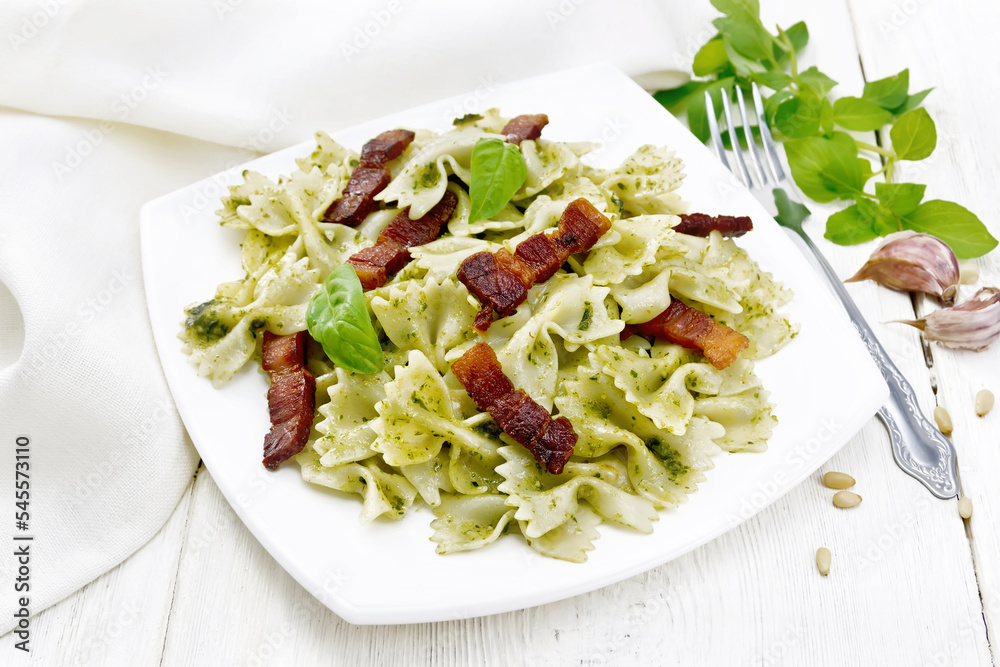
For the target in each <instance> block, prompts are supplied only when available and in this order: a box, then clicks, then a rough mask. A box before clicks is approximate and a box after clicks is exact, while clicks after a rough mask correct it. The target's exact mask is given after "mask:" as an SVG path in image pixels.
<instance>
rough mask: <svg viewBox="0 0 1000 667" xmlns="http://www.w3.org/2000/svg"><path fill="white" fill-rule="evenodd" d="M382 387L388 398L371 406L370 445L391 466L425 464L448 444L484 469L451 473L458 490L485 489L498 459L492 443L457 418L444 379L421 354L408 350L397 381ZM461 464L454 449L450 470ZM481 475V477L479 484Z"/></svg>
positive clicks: (468, 422)
mask: <svg viewBox="0 0 1000 667" xmlns="http://www.w3.org/2000/svg"><path fill="white" fill-rule="evenodd" d="M385 390H386V398H385V399H384V400H382V401H381V402H379V403H378V404H377V405H376V406H375V409H376V410H377V411H378V414H379V418H378V419H376V420H375V421H373V422H372V423H371V428H372V430H374V431H375V433H376V434H378V437H377V438H376V440H375V442H374V443H373V444H372V447H373V448H374V449H375V450H376V451H378V452H379V453H381V454H382V457H383V458H384V460H385V462H386V463H388V464H389V465H391V466H403V465H412V464H415V463H424V462H426V461H430V460H431V459H433V458H435V457H436V456H437V455H438V453H439V452H440V451H441V450H442V448H443V447H444V446H445V445H446V444H448V445H450V446H451V448H452V450H455V449H465V450H467V451H468V453H469V457H468V458H469V459H471V461H474V462H476V464H482V470H473V469H467V470H465V471H458V472H457V473H456V474H453V475H452V477H451V479H452V483H453V484H454V485H455V487H456V489H459V490H461V491H462V492H463V493H473V494H475V493H484V492H486V491H487V490H488V485H489V481H490V480H489V478H490V477H491V476H492V475H489V474H488V473H487V474H486V475H483V472H484V471H486V470H492V468H493V467H494V466H495V464H496V463H498V462H499V457H498V455H497V454H496V444H495V443H494V442H493V441H491V440H490V439H489V438H487V437H485V436H483V435H482V434H480V433H479V432H477V431H476V429H475V427H474V426H473V425H472V423H471V422H470V420H461V419H459V418H458V416H457V415H456V413H455V408H454V405H453V403H452V399H451V391H450V390H449V388H448V386H447V385H446V384H445V381H444V378H443V377H442V376H441V374H440V373H438V371H437V369H436V368H434V366H433V364H431V362H430V361H429V360H428V359H427V357H426V356H425V355H424V354H423V353H422V352H420V351H419V350H413V351H411V352H410V354H409V356H408V358H407V365H406V366H403V367H397V368H396V372H395V379H394V380H393V381H392V382H390V383H388V384H387V385H386V387H385ZM462 463H463V462H462V460H461V458H460V457H459V455H458V453H456V452H454V451H453V452H452V453H451V466H450V468H455V467H456V464H458V466H461V464H462ZM456 475H458V477H456ZM479 477H483V481H482V483H480V482H479V481H478V478H479ZM466 478H468V479H466ZM472 481H476V484H472ZM463 482H464V483H463ZM469 487H471V489H470V488H469Z"/></svg>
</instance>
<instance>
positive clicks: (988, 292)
mask: <svg viewBox="0 0 1000 667" xmlns="http://www.w3.org/2000/svg"><path fill="white" fill-rule="evenodd" d="M898 321H899V322H901V323H903V324H909V325H910V326H914V327H917V328H918V329H920V330H921V331H923V332H924V338H925V339H927V340H936V341H937V342H939V343H941V344H942V345H944V346H946V347H960V348H965V349H968V350H982V349H985V348H986V346H988V345H989V344H990V343H992V342H993V341H994V340H996V338H997V337H998V336H1000V289H997V288H996V287H984V288H982V289H981V290H979V291H978V292H976V294H975V295H974V296H973V297H972V298H971V299H969V300H968V301H966V302H965V303H963V304H961V305H958V306H952V307H951V308H942V309H941V310H936V311H934V312H933V313H931V314H930V315H928V316H927V317H924V318H921V319H919V320H898Z"/></svg>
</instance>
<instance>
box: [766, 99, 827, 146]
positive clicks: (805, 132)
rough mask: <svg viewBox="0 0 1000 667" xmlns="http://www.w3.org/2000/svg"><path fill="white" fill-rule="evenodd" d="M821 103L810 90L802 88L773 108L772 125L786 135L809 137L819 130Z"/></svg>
mask: <svg viewBox="0 0 1000 667" xmlns="http://www.w3.org/2000/svg"><path fill="white" fill-rule="evenodd" d="M822 109H823V103H822V101H821V100H820V99H819V97H818V96H817V95H816V93H814V92H812V90H809V89H804V90H802V92H800V93H799V94H798V95H796V96H795V97H791V98H789V99H787V100H785V101H784V102H782V103H781V104H779V105H778V108H777V109H775V110H774V127H775V128H777V129H778V131H780V132H781V133H782V134H783V135H785V136H786V137H792V138H797V137H811V136H812V135H814V134H816V133H817V132H819V124H820V112H821V111H822Z"/></svg>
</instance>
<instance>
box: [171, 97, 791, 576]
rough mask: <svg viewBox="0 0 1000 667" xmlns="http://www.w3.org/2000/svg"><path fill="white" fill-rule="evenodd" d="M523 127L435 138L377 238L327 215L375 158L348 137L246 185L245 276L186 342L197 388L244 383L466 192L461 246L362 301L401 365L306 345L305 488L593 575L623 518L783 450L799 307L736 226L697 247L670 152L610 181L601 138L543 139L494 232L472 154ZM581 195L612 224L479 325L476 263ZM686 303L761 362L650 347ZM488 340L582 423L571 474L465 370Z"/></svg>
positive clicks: (538, 394) (464, 128) (416, 154)
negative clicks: (506, 417)
mask: <svg viewBox="0 0 1000 667" xmlns="http://www.w3.org/2000/svg"><path fill="white" fill-rule="evenodd" d="M506 124H507V119H505V118H503V117H502V116H500V114H499V112H497V111H496V110H489V111H488V112H485V113H483V114H482V115H478V116H468V117H465V118H462V119H458V120H456V121H455V125H454V127H453V128H452V129H450V130H449V131H447V132H443V133H440V134H438V133H434V132H430V131H426V130H413V135H412V136H413V139H412V142H411V143H408V144H407V145H406V147H405V149H403V150H402V154H401V155H399V157H396V158H393V159H392V160H389V161H388V162H386V163H385V164H384V167H385V169H386V170H387V171H388V173H389V174H390V175H391V177H392V178H391V180H390V181H388V185H385V186H384V189H382V190H380V191H378V192H377V193H374V194H372V195H371V196H372V197H373V201H375V202H377V204H376V206H377V207H378V210H376V211H375V212H373V213H371V214H370V215H368V216H367V217H366V218H365V219H364V221H363V222H361V223H360V224H359V225H358V226H357V227H356V228H354V227H348V226H346V225H344V224H340V223H334V222H329V221H327V220H326V219H325V217H324V214H325V212H326V211H327V209H329V208H330V207H331V205H332V204H333V203H334V202H335V201H337V200H338V198H341V197H342V195H343V192H344V189H345V187H346V186H347V183H348V181H349V180H350V179H351V175H352V173H353V171H354V169H356V168H357V166H358V165H359V154H358V153H356V152H355V151H352V150H350V149H348V148H345V147H343V146H341V145H339V144H338V143H337V142H336V141H334V140H333V139H331V138H330V137H329V136H327V135H325V134H323V133H318V134H317V137H316V141H317V146H316V149H315V150H314V151H313V152H312V153H311V154H310V155H308V156H306V157H302V158H300V159H298V160H297V166H298V169H297V170H296V171H294V172H293V173H292V174H290V175H288V176H284V177H281V178H278V179H277V180H274V179H273V178H269V177H267V176H264V175H261V174H257V173H254V172H246V173H245V174H244V181H243V182H242V183H240V184H238V185H235V186H233V187H231V188H230V194H229V195H228V196H227V197H225V198H224V199H223V202H222V204H223V205H222V209H221V210H220V211H219V216H220V219H221V224H222V225H224V226H226V227H228V228H231V229H234V230H241V231H242V232H243V234H244V238H243V243H242V262H243V270H244V277H243V278H242V279H240V280H236V281H233V282H228V283H224V284H222V285H220V286H219V287H218V289H217V291H216V294H215V295H214V297H213V298H212V299H210V300H208V301H205V302H203V303H200V304H196V305H193V306H191V307H190V308H188V310H187V312H186V313H185V318H184V323H183V330H182V332H181V334H180V337H181V339H182V341H183V346H184V350H185V351H186V352H187V353H188V354H189V355H190V357H191V361H192V363H194V364H195V365H196V367H197V369H198V372H199V373H200V374H201V375H204V376H206V377H208V378H210V379H211V380H212V381H213V382H215V383H216V385H218V386H222V385H224V384H225V383H226V382H227V381H228V380H229V379H230V378H232V376H233V375H234V374H235V373H236V372H238V371H239V369H240V368H241V367H243V366H244V365H247V362H248V361H251V360H253V359H255V358H256V357H257V356H258V355H259V354H260V349H261V344H260V339H261V337H262V336H261V332H262V331H269V332H271V334H278V335H288V334H293V333H296V332H301V331H303V330H305V329H306V327H307V323H306V309H307V306H308V304H309V302H310V299H311V298H312V296H313V294H314V293H315V292H316V291H317V290H319V289H321V286H322V285H323V283H324V281H325V279H326V277H327V276H328V275H329V274H330V273H331V272H333V271H334V270H336V269H338V268H339V267H342V266H344V265H345V263H347V262H348V259H349V258H351V257H352V256H354V255H355V254H357V253H359V252H360V251H362V250H364V249H366V248H368V249H370V250H366V251H365V252H368V253H370V252H372V250H371V249H372V248H373V246H374V245H375V244H376V242H377V241H378V240H379V239H380V238H381V237H380V235H381V234H382V232H383V231H384V230H385V229H386V227H387V225H389V223H390V221H392V220H393V219H395V218H397V217H398V216H399V215H400V213H401V212H402V211H404V210H406V209H407V207H409V216H410V218H411V219H414V220H416V219H419V218H420V217H421V216H422V215H423V214H425V213H427V212H428V211H430V210H431V209H432V208H434V206H435V205H436V204H438V202H440V201H441V199H442V198H443V197H444V196H445V193H446V192H450V193H452V195H454V199H455V201H456V202H457V203H456V205H455V207H454V211H453V212H452V213H451V215H450V217H449V219H448V221H447V223H446V224H445V226H444V231H443V232H442V234H441V235H440V236H439V237H438V238H436V239H435V240H432V241H430V242H428V243H424V244H423V245H417V246H414V247H411V248H407V249H406V251H407V254H406V255H405V257H406V259H407V260H408V261H407V262H406V263H405V264H404V265H403V266H402V267H401V268H399V269H398V270H395V269H394V270H395V273H394V275H389V276H388V278H387V280H388V281H387V282H386V283H385V284H384V285H382V286H380V287H376V288H374V289H370V290H368V291H367V292H365V293H364V298H365V299H366V300H367V303H368V308H369V315H370V317H371V320H372V324H373V325H374V330H375V332H376V333H377V335H378V337H379V343H380V345H381V348H382V354H383V357H384V361H383V364H382V370H381V371H379V372H377V373H373V374H371V375H364V374H360V373H354V372H351V371H350V370H347V369H345V368H342V367H338V366H336V365H335V364H333V363H332V362H331V361H330V358H328V357H327V355H326V354H324V352H323V350H322V349H321V348H320V346H319V345H310V346H309V347H308V352H307V356H306V360H305V368H306V369H307V370H303V371H302V372H308V373H309V374H310V375H311V376H313V377H315V384H316V387H317V390H316V394H317V395H316V401H315V405H316V410H315V419H314V422H313V429H312V433H311V435H310V437H309V440H308V443H307V444H306V445H305V447H304V449H303V450H302V451H301V453H299V454H297V455H296V457H295V458H296V461H297V462H298V465H299V466H300V469H301V473H302V478H303V479H304V480H305V481H306V482H309V483H313V484H318V485H322V486H325V487H328V488H331V489H335V490H337V491H341V492H344V493H348V494H356V495H358V496H359V497H360V499H361V520H362V521H366V522H367V521H372V520H375V519H377V518H387V519H394V520H395V519H400V518H402V517H403V516H405V515H406V514H407V513H408V511H409V510H410V509H411V508H412V507H413V506H414V504H415V503H423V504H425V505H428V506H430V508H431V509H432V511H433V519H432V520H431V521H430V522H429V526H428V533H427V534H428V537H429V538H430V540H432V541H433V542H434V543H435V544H436V545H437V551H438V552H439V553H442V554H449V553H454V552H459V551H467V550H472V549H479V548H484V547H487V546H488V545H490V544H492V543H493V542H495V541H496V540H498V539H501V538H502V537H503V536H505V535H507V534H510V533H520V534H521V535H522V536H523V538H524V540H525V542H526V544H527V545H528V546H529V547H530V548H532V549H534V550H535V551H537V552H538V553H540V554H543V555H545V556H549V557H553V558H559V559H563V560H568V561H573V562H582V561H584V560H586V557H587V552H588V551H590V550H592V549H593V548H594V541H595V540H596V539H597V538H598V536H599V533H598V530H597V527H598V526H599V525H600V524H601V523H602V522H612V523H615V524H618V525H621V526H625V527H627V528H630V529H633V530H637V531H640V532H650V531H652V530H653V528H654V525H655V521H656V519H657V518H658V516H659V512H660V511H663V510H666V511H678V510H677V509H676V508H677V506H678V505H680V504H681V503H683V502H684V500H685V499H686V498H687V497H688V495H690V494H691V493H693V492H694V491H696V489H697V486H698V484H699V483H700V482H701V481H703V480H704V479H705V475H706V474H707V473H708V472H709V471H710V470H711V468H712V467H713V459H714V457H716V456H720V455H729V454H726V453H738V452H760V451H763V450H764V449H765V448H766V443H767V439H768V437H769V436H770V434H771V432H772V430H773V428H774V425H775V423H776V419H775V417H774V414H773V411H772V406H771V405H770V403H769V402H768V394H767V391H766V388H765V387H763V386H762V383H761V381H760V379H759V378H758V377H757V375H756V374H755V373H754V364H753V361H754V360H755V359H759V358H762V357H765V356H768V355H770V354H773V353H775V352H777V351H778V350H779V349H780V348H781V347H782V346H783V345H785V344H786V343H787V342H788V341H789V340H790V339H791V338H792V337H793V336H794V335H795V333H796V327H795V325H794V324H792V323H791V322H789V321H788V320H787V319H786V318H785V317H784V316H783V315H782V314H781V312H780V309H781V307H782V306H784V305H785V304H787V303H788V302H789V301H790V300H791V298H792V295H791V293H790V292H789V291H788V290H787V289H785V288H784V287H782V286H781V285H780V284H778V283H776V282H775V281H774V280H773V279H772V278H771V276H770V275H769V274H768V273H766V272H765V271H763V270H761V269H760V267H758V266H757V264H756V263H755V262H754V261H753V260H752V259H751V258H750V257H748V256H747V254H746V252H745V251H743V250H742V249H741V248H740V247H739V246H738V245H737V244H736V243H735V242H734V241H733V240H732V239H730V238H725V237H723V236H722V235H721V234H720V233H719V232H718V231H713V232H711V233H709V234H708V235H707V236H704V237H700V236H691V235H689V234H682V233H679V232H678V231H677V230H676V229H675V227H676V226H677V225H678V224H679V223H680V221H681V218H680V216H681V215H684V214H685V212H686V210H687V205H686V204H685V202H684V201H683V200H682V198H681V196H680V192H679V190H680V188H681V185H682V183H683V176H684V175H683V164H682V162H681V160H680V159H679V158H678V157H677V156H676V155H674V154H673V153H672V152H671V151H669V150H668V149H667V148H664V147H654V146H643V147H640V148H639V149H638V150H636V151H635V152H634V153H633V154H632V155H631V156H630V157H628V158H626V159H625V160H624V161H623V162H622V163H621V164H620V165H618V166H616V167H613V168H598V167H597V166H594V165H592V164H589V163H588V158H587V157H586V153H587V151H588V150H590V149H591V148H593V144H587V143H561V142H553V141H548V140H546V139H545V138H539V139H524V140H523V141H520V144H519V150H520V153H521V156H522V157H523V159H524V164H525V168H526V169H525V172H526V176H525V179H524V182H523V184H522V185H520V186H514V187H512V188H511V190H510V191H511V192H513V193H514V194H513V195H512V196H511V197H510V200H509V202H508V203H507V204H506V205H505V206H503V207H502V208H501V209H500V210H499V212H498V213H496V214H495V215H493V216H492V217H490V218H489V219H486V220H474V219H472V218H471V217H470V216H471V214H472V209H473V206H472V200H471V199H470V181H471V178H472V174H471V169H472V167H471V161H472V154H473V151H474V150H475V147H476V145H477V143H478V142H479V141H481V140H483V139H499V140H503V139H504V138H505V135H504V133H503V132H504V127H505V126H506ZM407 134H409V133H407ZM536 136H537V135H536ZM515 188H516V189H515ZM581 199H582V200H585V201H586V202H588V203H589V205H590V206H591V207H592V208H593V210H595V211H597V212H598V213H599V214H600V215H602V216H605V217H606V218H607V220H609V221H610V229H608V231H606V232H604V233H603V234H602V235H601V236H600V238H598V239H597V240H596V242H595V243H593V245H592V246H591V247H589V250H588V251H586V252H578V253H577V254H574V255H571V256H570V257H569V258H568V259H567V260H566V262H565V263H564V264H563V265H562V266H561V267H560V268H559V269H558V270H557V271H555V273H554V274H551V277H548V278H547V279H541V280H539V281H538V282H537V284H534V285H533V286H530V289H528V291H527V298H526V299H525V300H524V301H523V303H520V305H518V306H517V307H516V310H515V309H514V308H511V311H513V313H512V314H510V315H508V316H507V317H502V318H500V319H497V320H496V321H494V322H493V323H492V324H491V325H490V326H489V327H488V329H486V331H484V332H481V333H480V332H479V331H477V328H476V326H477V317H478V316H481V315H482V313H481V306H482V304H481V303H480V302H479V301H478V300H477V299H476V297H475V296H473V295H472V294H471V293H470V292H469V289H468V288H467V286H466V285H465V284H463V282H462V281H461V280H460V279H459V278H458V274H459V267H460V266H461V265H462V264H463V262H465V261H466V260H468V259H469V258H470V257H472V256H473V255H476V254H477V253H492V254H497V253H500V254H502V253H504V252H506V253H509V254H512V253H514V252H515V250H516V248H517V247H518V245H519V244H521V243H523V242H524V241H526V240H528V239H531V238H532V237H534V236H536V235H538V234H540V233H551V232H553V230H555V229H556V228H557V227H558V226H559V225H560V220H561V218H562V216H563V214H564V212H565V211H566V210H567V207H568V206H569V205H570V202H574V201H578V200H581ZM366 210H367V209H366ZM542 240H544V239H542ZM672 300H679V301H682V302H683V303H684V304H686V306H688V307H690V308H693V309H696V310H699V311H701V313H703V314H707V315H708V316H710V317H711V318H712V321H714V322H716V323H718V324H719V325H726V326H728V327H730V328H731V329H733V330H735V331H736V332H738V333H739V334H742V335H743V336H745V338H746V344H745V347H746V349H745V350H743V352H742V353H741V354H740V356H739V358H737V359H736V361H734V362H732V363H729V364H728V365H727V366H725V367H724V368H718V367H716V366H713V365H712V364H711V363H709V362H708V361H707V360H706V358H705V357H704V356H702V354H701V353H700V352H699V351H698V350H696V349H690V348H688V347H682V346H681V345H679V344H675V343H672V342H669V341H667V340H661V339H660V338H645V337H642V336H639V335H630V334H632V333H634V331H633V328H632V327H633V325H639V324H641V323H647V322H650V321H651V320H653V319H654V318H655V317H657V316H658V315H659V314H660V313H663V312H664V311H665V309H667V307H668V306H669V305H670V304H671V302H672ZM702 317H704V315H702ZM480 342H485V343H486V344H488V345H489V347H490V348H491V349H492V350H493V351H494V352H495V356H496V360H497V363H499V364H500V366H501V367H502V371H503V374H504V376H506V377H507V378H510V380H511V382H513V384H514V385H515V386H516V388H517V389H518V390H523V391H524V392H526V393H527V395H528V396H529V397H530V398H531V399H532V400H533V401H534V402H535V403H537V404H538V405H539V406H541V408H543V409H545V410H548V411H549V412H550V413H551V415H552V418H556V417H560V418H565V419H566V420H569V423H570V424H571V425H572V428H573V431H574V433H575V437H576V441H575V445H574V447H573V451H572V456H571V457H570V458H569V459H568V460H567V461H566V462H565V465H564V466H563V467H562V468H561V471H557V472H558V474H556V473H553V472H550V470H549V469H547V468H546V466H545V465H542V464H541V463H540V462H539V461H538V460H536V459H535V457H534V456H533V455H532V452H531V451H529V449H527V448H526V447H525V446H522V445H520V444H517V442H516V441H515V440H513V439H512V438H511V437H510V436H508V435H507V434H506V433H505V432H504V431H503V429H502V428H501V426H500V425H499V424H498V423H497V421H495V420H494V418H493V417H491V414H490V413H489V412H488V411H486V410H480V409H479V408H478V407H477V403H476V402H475V401H474V400H473V398H472V397H471V396H470V394H469V393H468V392H467V391H466V387H465V386H463V384H462V382H461V381H460V380H459V379H458V378H457V377H456V375H455V373H454V372H452V370H451V368H452V364H454V363H455V361H456V360H457V359H459V358H461V357H462V356H463V355H464V354H465V353H466V352H467V351H469V350H470V348H472V347H473V346H474V345H476V344H477V343H480ZM331 356H333V355H332V354H331ZM541 408H540V409H541ZM739 455H741V456H743V455H747V454H739Z"/></svg>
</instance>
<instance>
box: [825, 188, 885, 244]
mask: <svg viewBox="0 0 1000 667" xmlns="http://www.w3.org/2000/svg"><path fill="white" fill-rule="evenodd" d="M898 229H899V226H898V224H897V223H896V218H895V217H894V216H893V215H892V213H891V212H890V211H889V210H888V209H887V208H885V207H883V206H882V205H881V204H879V203H877V202H873V201H872V200H870V199H859V200H858V203H856V204H854V205H852V206H848V207H847V208H845V209H844V210H843V211H838V212H836V213H834V214H833V215H831V216H830V217H829V218H827V221H826V233H825V234H823V236H825V237H826V238H828V239H829V240H831V241H833V242H834V243H837V244H839V245H854V244H855V243H864V242H865V241H871V240H872V239H874V238H877V237H879V236H885V235H886V234H891V233H892V232H895V231H898Z"/></svg>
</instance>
